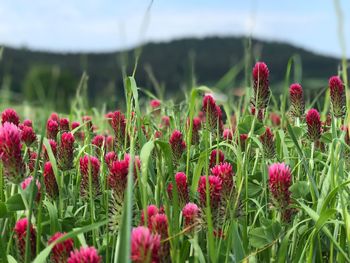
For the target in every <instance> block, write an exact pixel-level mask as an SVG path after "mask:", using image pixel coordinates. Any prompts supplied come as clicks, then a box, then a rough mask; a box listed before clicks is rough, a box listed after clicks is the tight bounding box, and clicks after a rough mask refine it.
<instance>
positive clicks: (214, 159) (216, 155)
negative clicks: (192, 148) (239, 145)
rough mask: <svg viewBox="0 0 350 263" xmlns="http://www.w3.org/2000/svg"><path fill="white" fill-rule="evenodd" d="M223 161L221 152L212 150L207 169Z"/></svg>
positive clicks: (223, 156) (223, 157)
mask: <svg viewBox="0 0 350 263" xmlns="http://www.w3.org/2000/svg"><path fill="white" fill-rule="evenodd" d="M224 161H225V155H224V153H223V151H221V150H212V151H211V153H210V160H209V167H210V168H212V167H214V166H215V165H216V164H219V163H222V162H224Z"/></svg>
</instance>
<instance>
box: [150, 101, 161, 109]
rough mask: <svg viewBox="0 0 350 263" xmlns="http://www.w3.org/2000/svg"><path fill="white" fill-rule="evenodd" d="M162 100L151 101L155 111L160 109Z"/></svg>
mask: <svg viewBox="0 0 350 263" xmlns="http://www.w3.org/2000/svg"><path fill="white" fill-rule="evenodd" d="M160 104H161V103H160V100H151V102H150V105H151V107H152V108H153V109H156V108H159V107H160Z"/></svg>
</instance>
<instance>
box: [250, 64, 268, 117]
mask: <svg viewBox="0 0 350 263" xmlns="http://www.w3.org/2000/svg"><path fill="white" fill-rule="evenodd" d="M253 89H254V95H253V99H252V104H253V106H255V107H256V108H258V109H259V110H260V109H264V108H266V107H267V104H268V102H269V99H270V88H269V69H268V68H267V66H266V64H265V63H264V62H257V63H256V64H255V66H254V68H253Z"/></svg>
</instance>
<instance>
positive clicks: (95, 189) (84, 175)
mask: <svg viewBox="0 0 350 263" xmlns="http://www.w3.org/2000/svg"><path fill="white" fill-rule="evenodd" d="M80 172H81V184H80V194H81V196H82V197H88V196H89V191H90V190H89V174H91V188H92V195H93V196H94V197H96V196H97V195H99V194H100V162H99V160H98V159H97V158H96V157H94V156H88V155H85V156H84V157H82V158H80Z"/></svg>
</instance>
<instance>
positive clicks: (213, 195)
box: [198, 175, 222, 208]
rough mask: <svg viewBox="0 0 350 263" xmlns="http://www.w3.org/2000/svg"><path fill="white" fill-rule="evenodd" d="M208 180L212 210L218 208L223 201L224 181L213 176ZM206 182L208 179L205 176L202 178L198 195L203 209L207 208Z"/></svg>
mask: <svg viewBox="0 0 350 263" xmlns="http://www.w3.org/2000/svg"><path fill="white" fill-rule="evenodd" d="M208 179H209V180H208V183H209V196H210V206H211V207H212V208H217V207H218V206H219V204H220V201H221V189H222V180H221V179H220V178H219V177H217V176H213V175H210V176H208ZM206 182H207V177H206V176H205V175H203V176H201V177H200V179H199V184H198V193H199V198H200V202H201V205H202V206H203V207H205V206H206V189H207V188H206Z"/></svg>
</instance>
